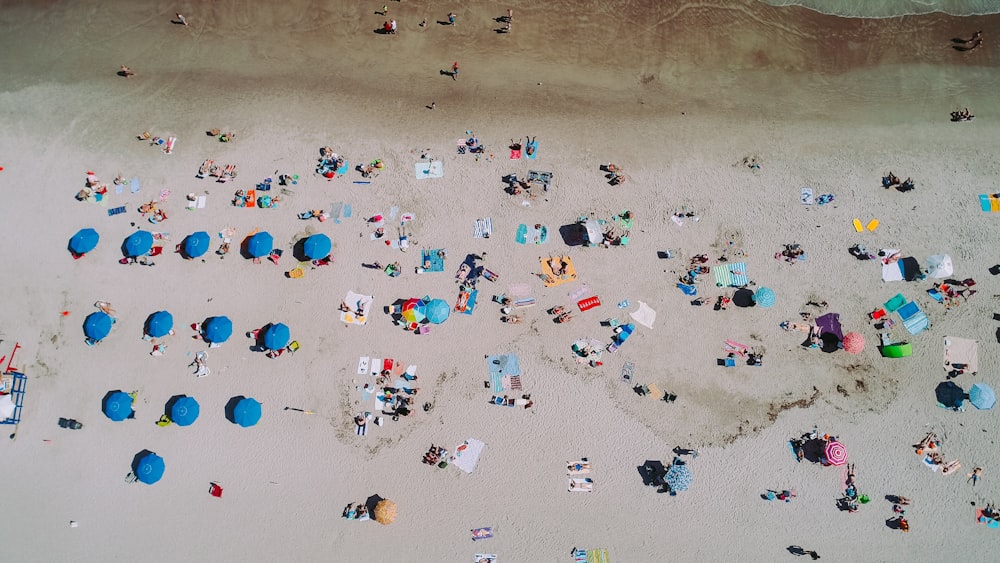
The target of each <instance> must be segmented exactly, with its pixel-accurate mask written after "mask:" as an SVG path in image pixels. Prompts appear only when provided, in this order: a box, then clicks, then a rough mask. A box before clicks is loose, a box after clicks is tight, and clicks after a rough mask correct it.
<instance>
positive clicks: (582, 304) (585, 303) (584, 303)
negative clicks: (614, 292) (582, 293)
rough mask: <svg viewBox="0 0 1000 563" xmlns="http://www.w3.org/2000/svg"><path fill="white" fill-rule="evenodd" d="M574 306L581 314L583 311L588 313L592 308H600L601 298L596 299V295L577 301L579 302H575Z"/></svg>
mask: <svg viewBox="0 0 1000 563" xmlns="http://www.w3.org/2000/svg"><path fill="white" fill-rule="evenodd" d="M576 306H577V307H579V308H580V311H581V312H583V311H589V310H590V309H593V308H594V307H600V306H601V298H600V297H598V296H596V295H594V296H592V297H588V298H586V299H581V300H579V301H577V302H576Z"/></svg>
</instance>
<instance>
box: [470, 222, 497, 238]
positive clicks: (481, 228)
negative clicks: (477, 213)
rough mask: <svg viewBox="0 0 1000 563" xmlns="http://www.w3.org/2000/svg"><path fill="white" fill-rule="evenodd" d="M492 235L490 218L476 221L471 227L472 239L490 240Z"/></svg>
mask: <svg viewBox="0 0 1000 563" xmlns="http://www.w3.org/2000/svg"><path fill="white" fill-rule="evenodd" d="M492 234H493V219H492V218H491V217H486V218H485V219H476V221H475V223H473V225H472V236H473V238H490V235H492Z"/></svg>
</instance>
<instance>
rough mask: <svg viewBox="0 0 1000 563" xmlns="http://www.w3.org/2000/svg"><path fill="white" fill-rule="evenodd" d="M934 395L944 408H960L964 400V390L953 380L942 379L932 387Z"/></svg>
mask: <svg viewBox="0 0 1000 563" xmlns="http://www.w3.org/2000/svg"><path fill="white" fill-rule="evenodd" d="M934 396H935V398H937V402H938V404H939V405H941V406H942V407H944V408H946V409H956V410H957V409H960V408H962V404H963V403H964V402H965V390H963V389H962V388H961V387H959V386H958V385H956V384H955V382H954V381H942V382H941V383H938V385H937V387H935V388H934Z"/></svg>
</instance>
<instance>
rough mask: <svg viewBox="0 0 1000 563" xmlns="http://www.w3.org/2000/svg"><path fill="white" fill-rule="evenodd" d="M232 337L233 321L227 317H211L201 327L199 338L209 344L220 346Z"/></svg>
mask: <svg viewBox="0 0 1000 563" xmlns="http://www.w3.org/2000/svg"><path fill="white" fill-rule="evenodd" d="M232 335H233V321H231V320H229V317H212V318H210V319H206V320H205V322H204V323H202V325H201V337H202V338H204V339H205V341H206V342H208V343H210V344H222V343H223V342H225V341H227V340H229V337H230V336H232Z"/></svg>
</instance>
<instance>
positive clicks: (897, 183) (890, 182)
mask: <svg viewBox="0 0 1000 563" xmlns="http://www.w3.org/2000/svg"><path fill="white" fill-rule="evenodd" d="M882 187H883V188H885V189H887V190H888V189H889V188H891V187H895V188H896V189H897V190H898V191H901V192H908V191H910V190H912V189H914V188H916V187H917V186H916V185H915V184H914V183H913V180H912V179H910V178H906V179H905V180H900V179H899V177H898V176H896V175H895V174H893V173H892V172H889V174H888V175H886V176H882Z"/></svg>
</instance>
